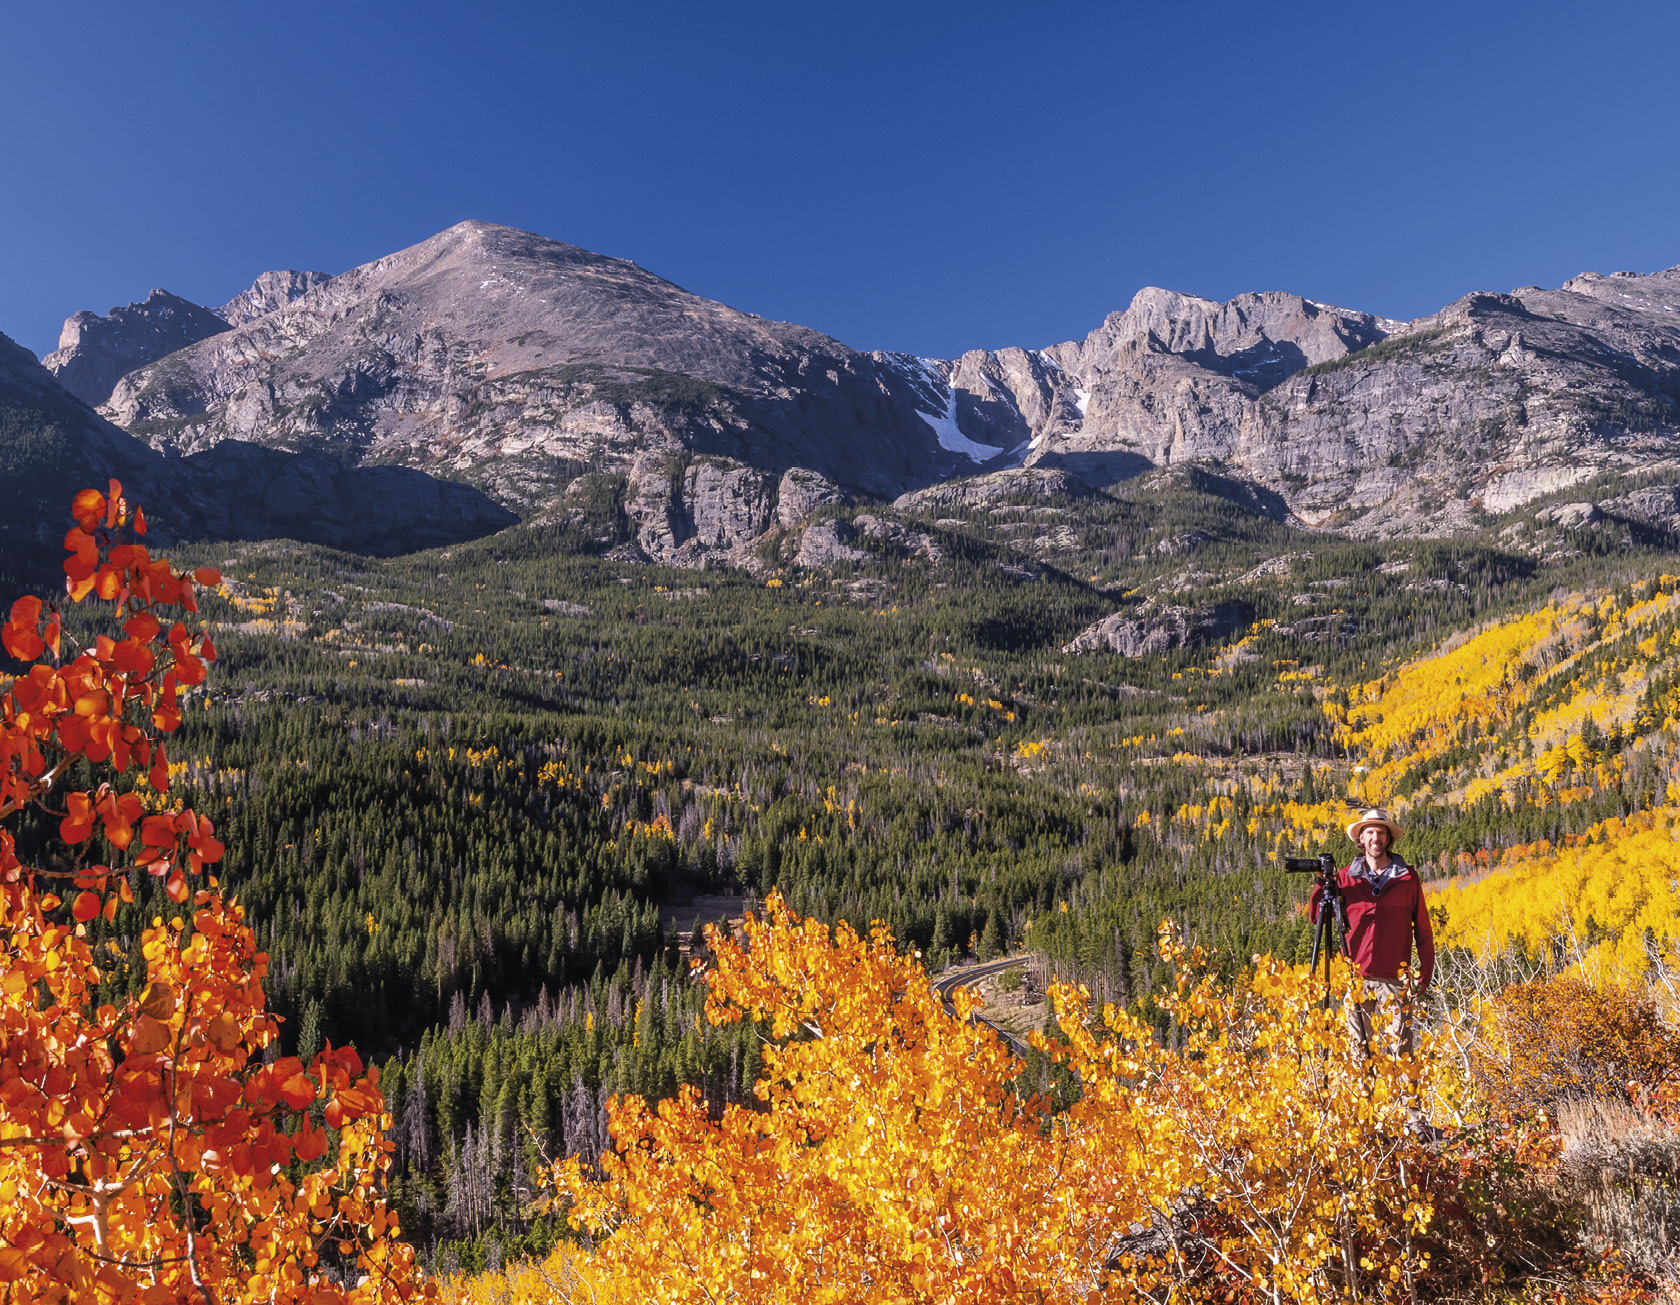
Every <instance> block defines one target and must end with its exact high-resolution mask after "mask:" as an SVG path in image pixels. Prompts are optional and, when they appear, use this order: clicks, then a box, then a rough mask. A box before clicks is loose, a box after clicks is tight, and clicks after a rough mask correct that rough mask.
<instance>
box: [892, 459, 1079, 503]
mask: <svg viewBox="0 0 1680 1305" xmlns="http://www.w3.org/2000/svg"><path fill="white" fill-rule="evenodd" d="M1094 493H1096V491H1095V490H1093V489H1092V488H1091V487H1090V486H1089V485H1087V484H1086V483H1085V482H1084V481H1082V480H1080V479H1079V478H1078V477H1077V476H1072V475H1069V474H1068V473H1067V472H1065V471H1060V470H1056V469H1054V468H1051V467H1013V468H1009V469H1007V470H1004V471H994V472H990V473H988V474H987V475H984V476H971V477H967V478H965V479H963V480H953V481H950V482H948V483H946V484H943V485H930V486H928V488H926V489H915V490H911V491H910V492H909V493H908V494H901V495H899V497H898V498H897V499H895V500H894V501H893V506H894V507H895V508H899V509H901V510H903V511H906V512H950V511H956V510H967V511H985V510H989V509H992V508H997V507H1001V506H1003V505H1004V504H1006V503H1016V502H1032V501H1034V500H1045V499H1048V500H1050V501H1051V502H1066V501H1067V500H1069V499H1081V498H1090V497H1091V496H1092V495H1093V494H1094Z"/></svg>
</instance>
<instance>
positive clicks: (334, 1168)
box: [0, 481, 436, 1305]
mask: <svg viewBox="0 0 1680 1305" xmlns="http://www.w3.org/2000/svg"><path fill="white" fill-rule="evenodd" d="M72 513H73V515H74V517H75V521H76V525H75V527H74V528H73V529H72V530H71V531H70V532H69V534H68V535H67V536H66V537H65V545H66V548H67V550H68V552H69V556H68V558H67V559H66V561H65V565H64V570H65V576H66V589H67V592H68V594H69V597H70V600H71V601H73V602H81V601H84V600H86V599H89V598H97V599H102V600H105V601H108V602H111V603H113V604H115V612H114V618H115V620H114V623H113V625H112V627H111V629H110V630H109V631H108V632H107V633H105V634H101V635H98V636H96V637H94V638H93V639H92V640H91V641H90V642H89V643H88V644H86V645H83V644H79V643H77V642H76V641H74V640H70V639H68V638H67V637H66V635H65V632H64V631H63V628H62V626H61V624H60V622H59V619H58V615H57V613H56V612H52V611H50V610H48V609H47V608H46V605H45V604H43V603H42V602H41V600H40V599H38V598H25V599H22V600H20V601H19V602H17V603H14V604H13V605H12V606H11V608H10V610H9V614H8V618H7V620H6V622H5V624H4V627H3V628H0V642H3V643H4V647H5V651H6V653H7V654H9V655H10V656H12V657H14V658H18V659H20V660H22V661H25V662H33V665H30V666H28V667H27V669H26V670H24V671H23V672H22V673H21V674H19V675H18V676H17V678H16V679H14V680H13V681H11V683H10V685H9V687H8V688H6V689H5V692H4V696H3V698H0V818H3V817H5V816H8V815H11V814H13V813H14V812H16V811H18V810H19V809H20V808H22V807H23V806H25V805H28V804H37V805H40V806H43V807H45V808H46V809H47V810H49V811H51V812H52V813H53V814H54V815H55V816H56V817H57V832H58V835H59V838H60V839H61V840H62V843H61V846H60V847H59V848H58V849H57V853H58V854H59V855H58V856H57V857H56V859H55V861H54V862H53V863H52V864H53V868H51V869H46V868H41V867H35V866H29V865H25V864H24V863H23V862H22V860H21V859H20V858H19V856H18V854H17V847H16V843H15V841H14V839H13V837H12V834H11V832H10V831H9V830H8V829H6V828H4V827H3V826H0V1048H4V1053H5V1054H4V1055H3V1056H0V1298H4V1299H6V1300H8V1301H53V1300H67V1299H75V1300H83V1301H91V1302H99V1303H100V1305H105V1303H107V1302H109V1303H110V1305H116V1303H117V1302H123V1303H124V1305H128V1303H131V1302H132V1303H136V1305H139V1303H146V1305H151V1303H153V1302H156V1303H157V1305H163V1303H165V1302H176V1301H182V1300H211V1301H215V1302H219V1303H221V1305H241V1303H243V1302H256V1301H287V1302H302V1301H310V1302H329V1301H330V1302H338V1301H343V1302H358V1303H360V1302H368V1303H372V1302H386V1301H403V1300H413V1299H419V1298H421V1297H427V1296H434V1295H435V1294H436V1289H435V1287H434V1286H433V1285H432V1284H430V1283H427V1282H425V1281H424V1280H423V1276H422V1275H421V1274H420V1272H419V1271H418V1269H417V1268H416V1266H415V1264H414V1256H413V1251H412V1249H411V1248H409V1247H407V1246H405V1245H403V1244H402V1243H401V1242H399V1241H397V1240H396V1233H397V1228H396V1221H395V1219H394V1217H393V1216H392V1215H391V1213H390V1212H389V1211H388V1210H387V1208H386V1205H385V1200H384V1196H383V1174H384V1172H385V1170H386V1169H387V1168H388V1166H389V1164H390V1149H391V1147H390V1143H389V1142H388V1141H386V1139H385V1137H384V1134H383V1128H384V1127H385V1125H386V1124H387V1123H388V1116H386V1115H385V1114H384V1101H383V1098H382V1097H381V1096H380V1093H379V1087H378V1075H377V1072H375V1071H371V1070H366V1069H364V1067H363V1065H362V1063H361V1060H360V1058H359V1057H358V1056H357V1055H356V1053H355V1052H354V1051H350V1050H348V1049H343V1048H340V1049H336V1050H335V1049H333V1048H331V1047H329V1048H328V1049H327V1050H326V1051H324V1052H323V1053H322V1054H321V1055H319V1056H317V1057H315V1058H314V1060H313V1061H312V1062H311V1063H309V1064H307V1065H306V1064H304V1063H303V1062H302V1061H301V1060H299V1059H297V1058H296V1057H287V1058H282V1059H280V1060H277V1061H276V1062H274V1063H273V1064H265V1063H264V1060H263V1056H264V1054H265V1051H266V1050H267V1049H268V1048H270V1047H271V1046H272V1045H273V1042H274V1040H275V1037H276V1035H277V1033H278V1026H277V1024H276V1022H275V1020H274V1018H273V1017H272V1016H271V1015H270V1014H269V1013H268V1010H267V1001H266V997H265V996H264V993H263V988H262V983H263V978H264V975H265V972H266V969H267V964H268V958H267V957H266V956H265V955H264V954H263V953H262V952H261V951H259V950H258V948H257V943H256V938H255V936H254V935H253V933H252V931H251V930H250V928H249V927H248V926H247V925H246V923H245V920H244V912H243V910H242V909H241V908H240V907H239V906H238V905H237V904H236V903H234V902H232V901H229V900H227V899H226V898H224V897H223V896H222V893H221V890H220V888H219V886H218V885H217V883H216V881H215V880H214V879H209V878H207V879H205V880H204V881H202V882H203V886H202V887H197V888H195V886H194V884H193V882H192V880H191V878H190V876H195V875H203V874H204V872H205V871H206V870H207V869H208V868H209V867H211V866H213V865H214V864H215V863H216V862H217V861H219V860H220V859H221V856H222V853H223V850H224V849H223V846H222V843H221V842H220V840H218V839H217V837H216V830H215V827H214V825H213V824H212V823H211V822H210V820H209V819H207V818H206V817H204V816H202V815H199V814H197V813H196V812H194V811H192V810H176V809H169V808H168V807H165V808H164V809H162V810H160V809H159V808H160V806H162V805H163V804H164V799H165V795H166V794H167V791H168V789H169V759H168V754H167V752H166V751H165V748H164V744H163V739H162V737H161V736H163V735H167V734H169V733H171V732H173V731H174V730H175V729H176V728H177V727H178V726H179V725H180V721H181V703H180V697H181V694H182V692H183V691H184V690H188V689H191V688H192V687H193V686H196V685H198V684H201V683H203V681H204V679H205V677H206V675H207V673H208V667H209V663H211V662H212V661H213V660H214V659H215V656H216V651H215V648H214V646H213V645H212V644H211V642H210V640H209V638H208V637H207V636H205V635H204V634H203V633H201V632H196V633H195V632H194V631H192V630H190V629H189V628H188V627H187V625H186V624H185V621H184V620H183V619H182V617H181V614H183V613H184V614H186V615H191V614H192V613H193V612H195V611H196V610H197V609H196V603H195V602H194V599H193V589H194V585H195V584H214V583H217V581H218V579H219V577H218V576H217V574H216V572H215V571H214V569H213V568H200V569H199V570H198V571H196V572H194V573H193V574H192V575H190V576H189V575H186V574H177V573H176V572H174V571H173V570H172V569H171V568H170V566H169V564H168V562H167V561H166V560H164V559H161V558H155V559H154V558H153V557H152V556H151V555H150V554H149V553H148V552H147V550H146V549H145V548H144V547H143V546H142V545H140V544H138V543H136V542H131V539H130V538H129V535H130V532H131V534H132V538H133V539H138V538H139V537H141V536H143V535H144V534H145V519H144V517H143V516H142V514H141V513H140V511H139V509H138V508H131V506H130V505H129V504H128V503H127V501H126V500H125V499H124V497H123V493H122V488H121V486H120V485H118V484H116V482H114V481H113V482H112V483H111V486H110V489H109V492H108V493H106V494H101V493H99V492H98V491H96V490H84V491H82V493H80V494H78V495H77V496H76V499H75V503H74V505H73V508H72ZM78 763H87V764H89V765H91V766H92V767H93V768H94V771H95V774H96V777H98V778H99V781H100V782H98V783H97V784H96V785H95V786H94V787H92V788H89V789H85V790H80V791H77V790H67V789H66V788H65V787H64V785H63V777H64V776H65V775H67V774H69V773H71V767H72V766H73V765H76V764H78ZM61 867H63V868H61ZM134 873H144V874H147V875H151V876H155V877H157V878H159V879H161V880H162V881H163V884H164V889H165V894H166V896H167V897H168V898H169V899H170V900H171V901H173V902H175V903H177V904H179V905H180V906H181V907H182V908H184V909H183V912H182V914H183V915H189V916H190V924H189V922H188V920H185V919H183V918H181V917H180V916H177V917H176V918H174V919H173V920H171V921H169V922H168V923H165V921H163V920H162V919H154V920H153V921H152V923H151V927H150V928H147V929H145V930H143V931H142V932H141V933H140V937H139V944H140V952H141V956H142V957H143V959H144V964H145V967H146V982H145V985H144V987H143V989H142V990H141V991H140V993H139V995H138V996H137V997H132V996H131V997H126V998H121V999H120V1000H109V999H107V1000H102V999H101V996H100V993H101V982H102V980H103V978H104V975H103V973H102V971H101V969H100V968H99V966H98V965H97V964H96V963H95V956H94V951H93V949H92V947H91V946H90V943H89V940H88V938H87V937H86V933H87V931H88V930H89V929H90V928H93V927H94V925H95V922H96V921H97V920H98V918H99V917H100V916H101V915H103V916H104V917H105V919H107V920H114V919H115V918H116V915H117V911H118V909H119V907H120V906H121V905H123V904H125V903H132V902H133V901H134V894H133V892H132V890H131V887H130V875H131V874H134ZM43 880H44V881H46V883H47V885H50V886H51V887H56V888H58V889H59V892H54V891H50V890H49V888H48V887H43V886H40V881H43ZM60 893H62V894H63V896H62V897H61V896H60ZM66 900H68V906H66ZM118 991H121V985H118ZM317 1110H318V1111H319V1116H318V1118H320V1119H322V1120H324V1121H325V1125H326V1126H325V1127H322V1126H321V1124H320V1123H318V1122H317V1120H316V1119H312V1118H311V1113H312V1112H314V1111H317Z"/></svg>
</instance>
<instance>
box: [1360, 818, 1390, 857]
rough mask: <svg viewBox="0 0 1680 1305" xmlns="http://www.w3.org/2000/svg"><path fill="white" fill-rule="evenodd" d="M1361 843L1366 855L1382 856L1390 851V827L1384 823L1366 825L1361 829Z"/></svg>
mask: <svg viewBox="0 0 1680 1305" xmlns="http://www.w3.org/2000/svg"><path fill="white" fill-rule="evenodd" d="M1359 845H1360V846H1361V847H1363V848H1364V849H1365V855H1366V856H1372V857H1376V856H1381V855H1382V854H1383V853H1384V852H1386V851H1388V829H1387V827H1386V826H1383V825H1366V826H1365V828H1364V829H1362V830H1360V831H1359Z"/></svg>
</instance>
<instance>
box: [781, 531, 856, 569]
mask: <svg viewBox="0 0 1680 1305" xmlns="http://www.w3.org/2000/svg"><path fill="white" fill-rule="evenodd" d="M853 537H854V536H853V531H852V528H851V526H849V525H847V524H846V523H845V522H844V521H834V520H828V521H813V522H812V523H811V524H810V525H809V526H807V527H806V528H805V533H804V534H803V535H802V536H801V537H800V540H799V551H798V552H797V553H795V554H794V557H793V561H794V565H796V566H803V567H806V568H809V569H812V570H821V569H822V568H825V567H830V566H833V565H834V564H835V563H837V562H861V561H862V560H863V559H864V558H866V557H868V556H869V554H868V553H866V552H865V551H864V550H863V549H861V548H854V547H852V545H851V544H850V543H849V542H848V541H849V540H851V539H852V538H853Z"/></svg>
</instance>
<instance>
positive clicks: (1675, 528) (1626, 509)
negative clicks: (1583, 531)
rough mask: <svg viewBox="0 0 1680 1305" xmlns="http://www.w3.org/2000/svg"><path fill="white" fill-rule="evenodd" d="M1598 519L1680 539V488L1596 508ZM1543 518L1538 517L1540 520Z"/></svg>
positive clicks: (1648, 490) (1640, 493)
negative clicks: (1635, 524) (1632, 524)
mask: <svg viewBox="0 0 1680 1305" xmlns="http://www.w3.org/2000/svg"><path fill="white" fill-rule="evenodd" d="M1593 510H1594V515H1595V519H1596V517H1597V516H1598V515H1600V514H1604V513H1607V514H1609V515H1610V516H1613V517H1620V518H1622V519H1623V520H1624V521H1635V522H1638V523H1639V524H1640V525H1642V526H1646V527H1648V528H1650V529H1652V530H1657V531H1660V532H1662V533H1663V534H1667V535H1675V536H1680V485H1648V486H1646V487H1645V488H1643V489H1636V490H1633V491H1632V492H1630V493H1627V494H1622V495H1619V496H1617V497H1616V498H1607V499H1604V500H1603V501H1601V502H1600V503H1598V504H1596V505H1594V509H1593ZM1539 515H1540V514H1539V513H1536V514H1535V516H1536V517H1537V518H1538V516H1539Z"/></svg>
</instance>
